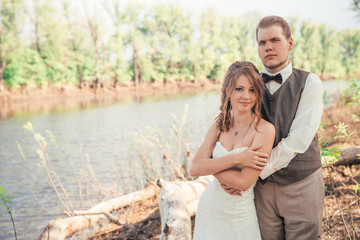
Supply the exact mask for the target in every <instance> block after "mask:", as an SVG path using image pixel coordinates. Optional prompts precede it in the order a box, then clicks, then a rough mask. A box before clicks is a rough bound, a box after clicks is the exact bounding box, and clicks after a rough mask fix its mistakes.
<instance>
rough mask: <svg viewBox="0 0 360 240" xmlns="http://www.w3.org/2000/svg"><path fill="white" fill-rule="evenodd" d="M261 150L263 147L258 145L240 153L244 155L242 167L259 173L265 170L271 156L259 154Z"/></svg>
mask: <svg viewBox="0 0 360 240" xmlns="http://www.w3.org/2000/svg"><path fill="white" fill-rule="evenodd" d="M260 148H261V145H258V146H254V147H250V148H248V149H246V150H245V151H243V152H242V153H240V154H242V159H243V160H242V162H241V165H243V166H244V167H251V168H254V169H256V170H259V171H261V170H263V169H264V167H265V165H266V163H267V161H268V158H269V155H268V154H267V153H262V152H258V151H257V150H259V149H260Z"/></svg>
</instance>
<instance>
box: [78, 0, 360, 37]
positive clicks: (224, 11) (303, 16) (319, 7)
mask: <svg viewBox="0 0 360 240" xmlns="http://www.w3.org/2000/svg"><path fill="white" fill-rule="evenodd" d="M77 1H81V0H77ZM94 1H96V0H94ZM129 1H133V0H123V2H125V3H126V2H129ZM138 2H141V3H144V4H147V5H153V4H155V3H167V2H174V3H178V4H179V5H180V6H182V7H183V8H184V9H186V10H189V11H191V12H192V13H193V14H194V16H197V15H200V13H201V12H202V11H203V10H204V9H206V8H209V7H212V8H214V9H216V11H217V13H218V14H219V15H221V16H228V15H242V14H244V13H246V12H251V11H260V12H261V13H263V14H264V15H279V16H281V17H284V18H285V19H286V18H287V17H289V16H293V15H297V16H299V18H300V20H310V21H311V22H314V23H325V24H327V25H329V26H333V27H334V28H336V29H338V30H341V29H347V28H351V29H353V28H358V27H360V19H357V18H356V14H355V12H353V11H351V10H350V5H351V2H352V0H146V1H141V0H140V1H138Z"/></svg>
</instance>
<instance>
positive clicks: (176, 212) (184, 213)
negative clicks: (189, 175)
mask: <svg viewBox="0 0 360 240" xmlns="http://www.w3.org/2000/svg"><path fill="white" fill-rule="evenodd" d="M212 179H213V176H205V177H200V178H198V179H197V180H195V181H174V182H167V181H164V180H159V181H158V184H159V186H161V191H160V195H159V210H160V216H161V239H162V240H165V239H166V240H178V239H180V240H181V239H189V240H190V239H191V218H190V217H191V216H194V215H195V214H196V209H197V204H198V201H199V198H200V196H201V194H202V192H203V191H204V190H205V188H206V186H207V185H208V184H209V182H210V181H211V180H212Z"/></svg>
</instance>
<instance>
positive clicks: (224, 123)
mask: <svg viewBox="0 0 360 240" xmlns="http://www.w3.org/2000/svg"><path fill="white" fill-rule="evenodd" d="M241 75H245V76H246V77H247V78H248V79H249V81H250V83H251V85H252V86H253V88H254V91H255V105H254V107H253V108H252V111H253V113H254V114H255V118H254V119H256V122H255V129H257V126H258V124H259V122H260V119H261V114H260V108H261V101H262V99H263V97H264V83H263V81H262V80H261V77H260V73H259V70H258V69H257V68H256V67H255V65H254V64H253V63H251V62H248V61H236V62H234V63H232V64H231V65H230V67H229V68H228V70H227V71H226V74H225V77H224V82H223V84H222V88H221V105H220V114H219V115H218V116H217V117H216V123H217V125H218V126H219V129H220V132H224V131H225V132H227V131H229V129H230V127H231V109H232V106H231V103H230V95H231V94H232V92H233V91H234V85H235V81H236V80H237V79H238V78H239V77H240V76H241Z"/></svg>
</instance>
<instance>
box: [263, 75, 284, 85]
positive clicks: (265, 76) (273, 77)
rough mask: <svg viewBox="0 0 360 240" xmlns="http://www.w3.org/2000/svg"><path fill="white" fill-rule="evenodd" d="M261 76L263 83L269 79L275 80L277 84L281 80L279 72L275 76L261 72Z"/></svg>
mask: <svg viewBox="0 0 360 240" xmlns="http://www.w3.org/2000/svg"><path fill="white" fill-rule="evenodd" d="M261 77H262V79H263V81H264V83H267V82H270V81H272V80H274V81H275V82H277V83H279V84H282V81H283V79H282V77H281V74H280V73H278V74H276V75H275V76H269V75H267V74H266V73H263V74H262V75H261Z"/></svg>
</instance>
